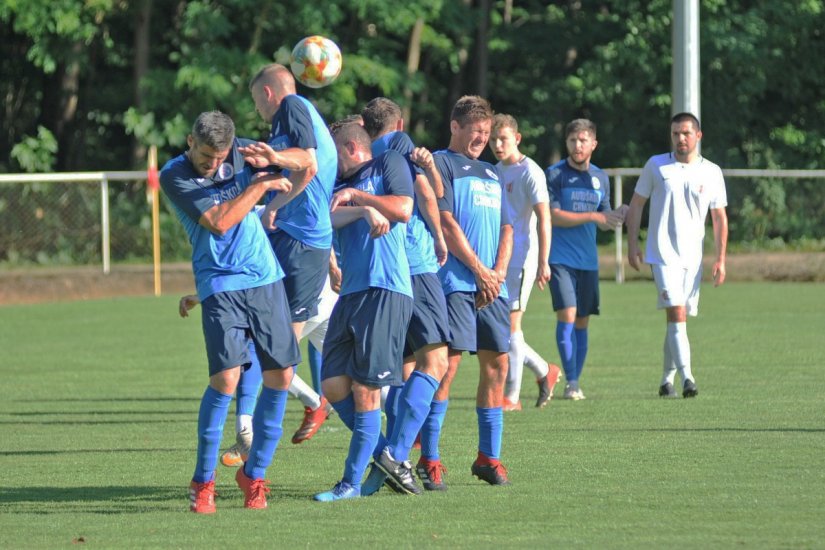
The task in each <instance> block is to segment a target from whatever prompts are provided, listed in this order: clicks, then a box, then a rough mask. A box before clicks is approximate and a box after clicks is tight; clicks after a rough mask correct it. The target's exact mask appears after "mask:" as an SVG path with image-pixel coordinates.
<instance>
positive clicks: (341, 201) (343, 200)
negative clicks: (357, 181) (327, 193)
mask: <svg viewBox="0 0 825 550" xmlns="http://www.w3.org/2000/svg"><path fill="white" fill-rule="evenodd" d="M356 193H357V191H356V190H355V189H352V188H346V189H341V190H340V191H338V192H337V193H335V194H334V195H333V196H332V201H330V203H329V211H330V212H334V211H335V209H336V208H338V207H339V206H348V205H352V206H354V205H355V197H356Z"/></svg>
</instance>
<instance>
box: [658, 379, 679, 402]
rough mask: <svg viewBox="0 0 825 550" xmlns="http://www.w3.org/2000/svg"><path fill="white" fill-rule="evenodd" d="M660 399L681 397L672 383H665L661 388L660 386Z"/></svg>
mask: <svg viewBox="0 0 825 550" xmlns="http://www.w3.org/2000/svg"><path fill="white" fill-rule="evenodd" d="M659 397H666V398H668V399H672V398H674V397H679V396H678V395H677V394H676V389H675V388H674V387H673V384H671V383H670V382H665V383H664V384H662V385H661V386H659Z"/></svg>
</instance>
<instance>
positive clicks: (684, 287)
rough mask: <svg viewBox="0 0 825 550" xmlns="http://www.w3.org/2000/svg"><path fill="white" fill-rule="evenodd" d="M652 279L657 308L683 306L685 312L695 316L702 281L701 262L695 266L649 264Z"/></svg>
mask: <svg viewBox="0 0 825 550" xmlns="http://www.w3.org/2000/svg"><path fill="white" fill-rule="evenodd" d="M650 269H651V271H653V281H654V282H655V283H656V289H657V290H658V291H659V299H658V304H657V307H658V309H665V308H668V307H675V306H685V309H686V310H687V314H688V315H690V316H691V317H696V316H697V315H698V314H699V285H700V283H701V282H702V264H701V263H700V264H699V265H698V266H696V267H695V268H691V269H688V268H684V267H681V266H670V265H657V264H653V265H651V266H650Z"/></svg>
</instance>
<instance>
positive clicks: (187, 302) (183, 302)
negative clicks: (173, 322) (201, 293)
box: [178, 294, 201, 318]
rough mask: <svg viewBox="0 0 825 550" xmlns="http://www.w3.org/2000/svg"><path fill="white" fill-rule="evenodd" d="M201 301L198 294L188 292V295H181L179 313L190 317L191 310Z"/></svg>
mask: <svg viewBox="0 0 825 550" xmlns="http://www.w3.org/2000/svg"><path fill="white" fill-rule="evenodd" d="M199 303H201V301H200V300H199V299H198V295H197V294H187V295H186V296H181V299H180V302H178V313H179V314H180V316H181V317H184V318H186V317H189V311H190V310H191V309H193V308H194V307H195V306H197V305H198V304H199Z"/></svg>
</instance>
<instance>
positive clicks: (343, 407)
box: [330, 393, 355, 431]
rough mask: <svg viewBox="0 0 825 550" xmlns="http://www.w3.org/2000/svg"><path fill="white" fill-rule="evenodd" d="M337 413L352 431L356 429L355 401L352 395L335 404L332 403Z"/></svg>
mask: <svg viewBox="0 0 825 550" xmlns="http://www.w3.org/2000/svg"><path fill="white" fill-rule="evenodd" d="M330 404H331V405H332V408H333V409H335V412H337V413H338V418H340V419H341V420H342V421H343V422H344V424H345V425H346V426H347V428H349V429H350V431H352V430H354V429H355V399H354V398H353V397H352V394H351V393H350V394H349V395H347V396H346V397H345V398H343V399H342V400H340V401H336V402H335V403H330Z"/></svg>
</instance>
